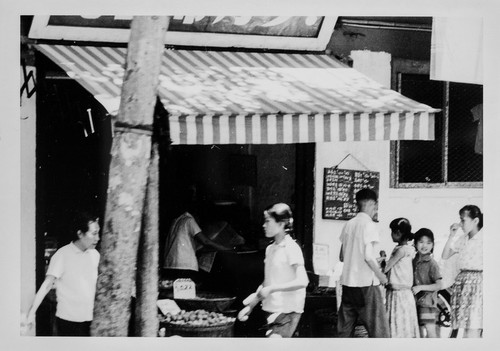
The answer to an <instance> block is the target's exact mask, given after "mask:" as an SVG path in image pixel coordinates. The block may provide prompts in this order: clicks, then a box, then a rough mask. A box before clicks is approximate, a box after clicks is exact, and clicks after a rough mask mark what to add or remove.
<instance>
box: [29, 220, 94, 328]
mask: <svg viewBox="0 0 500 351" xmlns="http://www.w3.org/2000/svg"><path fill="white" fill-rule="evenodd" d="M99 229H100V228H99V218H97V217H96V216H93V215H91V214H88V213H85V212H81V213H78V214H77V215H76V216H75V218H74V219H73V229H72V234H73V235H74V240H73V241H72V242H71V243H69V244H68V245H65V246H63V247H61V248H60V249H59V250H57V252H56V253H55V254H54V256H52V258H51V259H50V263H49V267H48V269H47V273H46V276H45V280H44V282H43V283H42V285H41V286H40V289H38V292H37V293H36V295H35V299H34V301H33V304H32V306H31V308H30V310H29V312H28V315H27V323H28V325H32V324H34V322H35V315H36V311H37V309H38V307H39V306H40V304H41V303H42V301H43V299H44V298H45V296H46V295H47V294H48V293H49V291H50V289H52V287H53V286H54V285H55V287H56V296H57V307H56V326H57V335H58V336H89V335H90V322H91V321H92V319H93V312H94V299H95V293H96V283H97V269H98V265H99V258H100V255H99V252H97V250H96V249H95V247H96V245H97V243H98V242H99Z"/></svg>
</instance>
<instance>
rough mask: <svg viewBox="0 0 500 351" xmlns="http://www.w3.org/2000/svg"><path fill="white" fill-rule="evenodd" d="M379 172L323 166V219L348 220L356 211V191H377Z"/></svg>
mask: <svg viewBox="0 0 500 351" xmlns="http://www.w3.org/2000/svg"><path fill="white" fill-rule="evenodd" d="M379 183H380V173H379V172H372V171H359V170H352V169H339V168H325V169H324V180H323V219H338V220H348V219H351V218H353V217H354V216H355V215H356V213H357V212H358V209H357V206H356V198H355V195H356V192H358V191H359V190H361V189H363V188H369V189H372V190H374V191H375V192H376V193H377V194H378V192H379Z"/></svg>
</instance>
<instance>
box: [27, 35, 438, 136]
mask: <svg viewBox="0 0 500 351" xmlns="http://www.w3.org/2000/svg"><path fill="white" fill-rule="evenodd" d="M37 48H38V49H39V50H40V51H41V52H43V53H44V54H45V55H46V56H48V57H49V58H51V59H52V60H53V61H54V62H56V63H57V64H58V65H59V66H61V67H62V68H63V69H64V70H65V71H66V72H67V74H68V75H69V76H70V77H72V78H74V79H75V80H77V81H78V82H79V83H80V84H81V85H82V86H84V87H85V88H86V89H88V90H89V91H90V92H91V93H92V94H93V95H94V96H95V98H96V99H97V100H98V101H100V102H101V104H102V105H103V106H104V107H105V108H106V109H107V110H108V112H109V113H111V114H116V113H117V112H118V109H119V104H120V93H121V85H122V80H123V73H124V68H123V66H124V63H125V57H126V49H125V48H117V47H94V46H68V45H46V44H39V45H37ZM158 94H159V96H160V99H161V101H162V102H163V104H164V106H165V108H166V110H167V111H168V112H169V122H170V132H171V138H172V141H173V144H277V143H280V144H281V143H302V142H330V141H358V140H359V141H367V140H433V139H434V113H435V112H437V111H439V110H435V109H433V108H431V107H429V106H427V105H424V104H421V103H418V102H416V101H414V100H411V99H409V98H407V97H405V96H403V95H401V94H399V93H397V92H396V91H393V90H391V89H388V88H385V87H383V86H381V85H380V84H378V83H377V82H375V81H373V80H371V79H370V78H368V77H366V76H365V75H363V74H361V73H359V72H357V71H356V70H354V69H352V68H349V67H347V66H345V65H344V64H342V63H341V62H339V61H338V60H336V59H334V58H332V57H330V56H327V55H314V54H277V53H253V52H221V51H189V50H167V49H166V50H165V52H164V55H163V58H162V66H161V74H160V83H159V92H158Z"/></svg>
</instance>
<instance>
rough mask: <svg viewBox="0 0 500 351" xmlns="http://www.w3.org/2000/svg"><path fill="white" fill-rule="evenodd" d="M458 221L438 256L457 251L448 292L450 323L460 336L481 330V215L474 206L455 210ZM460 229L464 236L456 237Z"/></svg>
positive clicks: (452, 226) (475, 334) (449, 255)
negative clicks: (453, 279)
mask: <svg viewBox="0 0 500 351" xmlns="http://www.w3.org/2000/svg"><path fill="white" fill-rule="evenodd" d="M459 215H460V223H454V224H452V225H451V227H450V236H449V238H448V241H447V242H446V245H445V247H444V249H443V254H442V258H443V259H448V258H450V257H451V256H453V255H455V254H458V255H459V257H458V264H459V269H460V272H459V273H458V275H457V277H456V278H455V284H453V287H452V289H453V292H452V295H451V309H452V310H451V326H452V328H453V329H464V338H474V337H477V338H479V337H481V336H482V332H483V214H482V212H481V210H480V209H479V207H477V206H475V205H467V206H464V207H463V208H462V209H460V211H459ZM459 228H461V229H462V231H463V233H464V235H463V236H460V237H457V232H458V229H459Z"/></svg>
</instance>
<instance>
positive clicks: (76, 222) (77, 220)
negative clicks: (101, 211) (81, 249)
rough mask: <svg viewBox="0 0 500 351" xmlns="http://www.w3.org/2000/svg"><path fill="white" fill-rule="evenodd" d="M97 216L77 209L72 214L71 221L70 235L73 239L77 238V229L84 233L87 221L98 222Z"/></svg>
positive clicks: (87, 225) (87, 228)
mask: <svg viewBox="0 0 500 351" xmlns="http://www.w3.org/2000/svg"><path fill="white" fill-rule="evenodd" d="M98 221H99V217H98V216H97V215H95V214H93V213H90V212H87V211H78V212H76V213H75V214H74V217H73V221H72V228H71V232H72V236H73V240H78V231H82V233H86V232H87V231H88V230H89V223H91V222H98Z"/></svg>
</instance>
